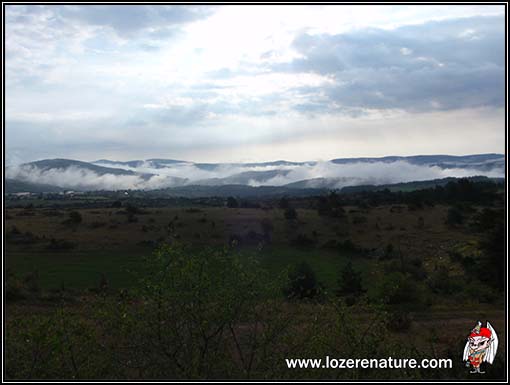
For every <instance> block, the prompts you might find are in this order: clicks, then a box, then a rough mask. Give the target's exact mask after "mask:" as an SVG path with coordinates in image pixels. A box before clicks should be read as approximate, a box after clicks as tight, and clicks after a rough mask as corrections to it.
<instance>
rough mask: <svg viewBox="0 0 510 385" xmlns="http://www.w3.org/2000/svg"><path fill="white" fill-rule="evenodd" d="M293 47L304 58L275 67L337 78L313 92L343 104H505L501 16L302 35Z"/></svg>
mask: <svg viewBox="0 0 510 385" xmlns="http://www.w3.org/2000/svg"><path fill="white" fill-rule="evenodd" d="M293 46H294V48H295V49H296V50H297V51H298V52H299V53H300V54H301V55H302V56H303V58H299V59H295V60H294V61H292V62H290V63H284V64H278V65H273V66H272V70H274V71H282V72H313V73H318V74H321V75H330V76H334V77H335V79H336V84H335V85H330V86H326V87H321V88H317V90H316V91H317V92H319V91H324V92H325V93H326V95H327V96H328V97H329V99H330V100H329V101H330V102H331V103H337V104H339V105H342V106H345V107H353V108H356V107H358V108H380V109H384V108H403V109H407V110H422V111H423V110H434V109H454V108H469V107H479V106H495V107H501V106H503V105H504V84H503V82H502V81H501V80H502V79H503V78H504V68H505V62H504V53H505V46H504V18H502V17H476V18H465V19H457V20H449V21H441V22H430V23H426V24H422V25H415V26H406V27H401V28H398V29H395V30H378V29H366V30H360V31H356V32H351V33H345V34H339V35H327V34H326V35H324V34H323V35H308V34H302V35H300V36H298V37H297V38H296V39H295V41H294V43H293ZM311 107H312V108H315V107H313V105H312V106H311Z"/></svg>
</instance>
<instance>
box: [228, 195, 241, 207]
mask: <svg viewBox="0 0 510 385" xmlns="http://www.w3.org/2000/svg"><path fill="white" fill-rule="evenodd" d="M227 207H228V208H231V209H236V208H238V207H239V203H238V202H237V200H236V199H235V198H234V197H228V198H227Z"/></svg>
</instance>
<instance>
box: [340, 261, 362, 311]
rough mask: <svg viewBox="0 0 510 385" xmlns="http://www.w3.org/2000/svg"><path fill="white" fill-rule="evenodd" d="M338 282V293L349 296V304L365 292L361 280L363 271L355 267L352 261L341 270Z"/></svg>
mask: <svg viewBox="0 0 510 385" xmlns="http://www.w3.org/2000/svg"><path fill="white" fill-rule="evenodd" d="M337 283H338V289H337V291H336V294H337V295H338V296H341V297H347V300H348V304H353V303H354V302H355V301H356V299H357V297H359V296H360V295H362V294H363V293H364V292H365V289H364V288H363V285H362V281H361V273H360V272H358V271H356V270H354V269H353V267H352V263H351V262H350V261H349V262H348V263H347V265H345V267H344V268H343V269H342V271H341V272H340V277H339V278H338V281H337Z"/></svg>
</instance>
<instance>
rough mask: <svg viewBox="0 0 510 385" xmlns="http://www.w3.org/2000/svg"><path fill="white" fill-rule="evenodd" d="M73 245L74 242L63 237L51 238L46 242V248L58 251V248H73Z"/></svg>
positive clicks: (74, 245)
mask: <svg viewBox="0 0 510 385" xmlns="http://www.w3.org/2000/svg"><path fill="white" fill-rule="evenodd" d="M75 247H76V244H75V243H74V242H71V241H66V240H64V239H55V238H51V239H50V243H49V244H48V246H46V249H48V250H55V251H58V250H70V249H74V248H75Z"/></svg>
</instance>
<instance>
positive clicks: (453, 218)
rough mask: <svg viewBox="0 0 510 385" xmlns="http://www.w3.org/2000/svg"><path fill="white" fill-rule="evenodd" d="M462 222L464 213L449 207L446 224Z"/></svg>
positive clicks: (459, 223) (453, 224)
mask: <svg viewBox="0 0 510 385" xmlns="http://www.w3.org/2000/svg"><path fill="white" fill-rule="evenodd" d="M463 222H464V215H463V214H462V212H461V211H460V210H459V209H458V208H456V207H450V208H449V209H448V213H447V215H446V224H448V225H451V226H455V225H461V224H462V223H463Z"/></svg>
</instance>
